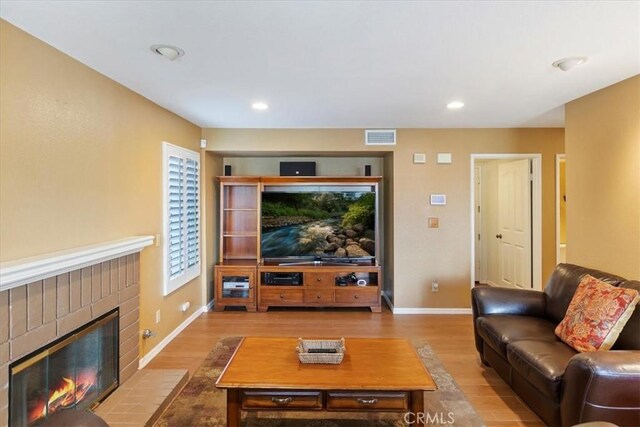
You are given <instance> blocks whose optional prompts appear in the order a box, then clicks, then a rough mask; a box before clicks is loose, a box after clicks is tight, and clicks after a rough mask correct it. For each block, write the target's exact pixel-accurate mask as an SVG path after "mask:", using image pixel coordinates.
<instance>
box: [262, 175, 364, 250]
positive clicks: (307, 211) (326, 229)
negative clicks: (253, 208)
mask: <svg viewBox="0 0 640 427" xmlns="http://www.w3.org/2000/svg"><path fill="white" fill-rule="evenodd" d="M375 188H376V187H373V186H366V185H359V186H331V185H326V186H271V187H266V188H265V190H264V192H263V193H262V205H261V210H262V218H261V235H262V240H261V252H262V257H263V258H264V259H265V260H266V259H276V260H278V259H286V260H288V261H295V260H296V259H307V258H311V259H316V260H319V259H322V260H323V261H331V260H335V261H340V260H347V261H348V260H350V259H355V258H357V259H363V258H364V259H371V260H375V256H376V222H377V215H376V206H377V201H376V192H375Z"/></svg>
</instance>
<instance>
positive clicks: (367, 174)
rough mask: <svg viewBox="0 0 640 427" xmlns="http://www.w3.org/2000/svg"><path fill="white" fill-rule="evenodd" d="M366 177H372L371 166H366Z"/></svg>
mask: <svg viewBox="0 0 640 427" xmlns="http://www.w3.org/2000/svg"><path fill="white" fill-rule="evenodd" d="M364 176H371V165H364Z"/></svg>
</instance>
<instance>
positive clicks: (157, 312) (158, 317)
mask: <svg viewBox="0 0 640 427" xmlns="http://www.w3.org/2000/svg"><path fill="white" fill-rule="evenodd" d="M156 323H160V310H158V311H156Z"/></svg>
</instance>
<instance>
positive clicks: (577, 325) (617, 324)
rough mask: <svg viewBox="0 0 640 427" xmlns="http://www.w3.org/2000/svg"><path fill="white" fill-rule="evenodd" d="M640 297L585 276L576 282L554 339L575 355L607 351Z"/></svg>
mask: <svg viewBox="0 0 640 427" xmlns="http://www.w3.org/2000/svg"><path fill="white" fill-rule="evenodd" d="M639 299H640V297H639V296H638V291H636V290H634V289H627V288H618V287H615V286H611V285H609V284H607V283H604V282H602V281H600V280H598V279H596V278H595V277H593V276H590V275H588V274H587V275H586V276H584V277H583V278H582V280H581V281H580V284H579V285H578V289H577V290H576V293H575V294H574V295H573V299H572V300H571V303H570V304H569V308H568V309H567V313H566V314H565V316H564V319H562V322H560V324H559V325H558V326H557V327H556V335H557V336H558V338H560V339H561V340H562V341H564V342H565V343H567V344H568V345H570V346H571V347H573V348H574V349H576V350H578V351H598V350H600V351H605V350H609V349H610V348H611V347H612V346H613V344H614V343H615V342H616V340H617V339H618V335H620V332H622V328H624V325H625V324H626V323H627V320H629V318H630V317H631V315H632V314H633V310H634V309H635V306H636V304H637V303H638V300H639Z"/></svg>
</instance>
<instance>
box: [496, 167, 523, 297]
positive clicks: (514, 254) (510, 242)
mask: <svg viewBox="0 0 640 427" xmlns="http://www.w3.org/2000/svg"><path fill="white" fill-rule="evenodd" d="M529 170H530V167H529V160H528V159H523V160H516V161H513V162H507V163H501V164H500V165H498V191H499V210H498V234H497V235H496V238H497V239H499V241H500V267H499V269H500V283H499V284H500V286H508V287H518V288H526V289H529V288H531V184H530V179H529Z"/></svg>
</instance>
